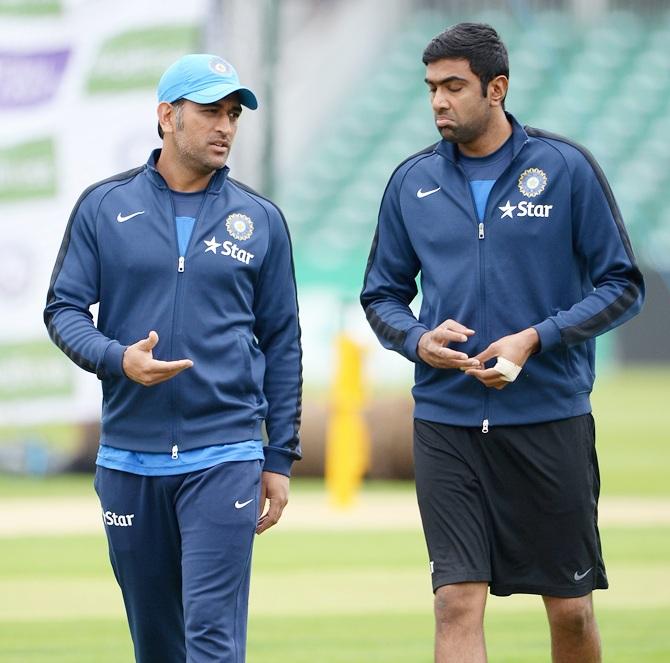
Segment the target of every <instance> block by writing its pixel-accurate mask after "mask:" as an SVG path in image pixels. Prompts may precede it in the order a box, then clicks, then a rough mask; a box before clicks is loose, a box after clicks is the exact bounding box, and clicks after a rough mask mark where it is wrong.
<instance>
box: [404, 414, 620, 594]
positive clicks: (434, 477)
mask: <svg viewBox="0 0 670 663" xmlns="http://www.w3.org/2000/svg"><path fill="white" fill-rule="evenodd" d="M414 463H415V468H416V491H417V497H418V501H419V510H420V512H421V520H422V522H423V530H424V534H425V537H426V543H427V545H428V554H429V558H430V568H431V574H432V582H433V591H435V590H436V589H437V588H438V587H441V586H442V585H449V584H453V583H458V582H488V583H489V584H490V591H491V593H492V594H497V595H500V596H506V595H508V594H542V595H544V596H558V597H576V596H584V595H585V594H588V593H589V592H591V591H592V590H593V589H607V576H606V574H605V566H604V564H603V559H602V552H601V549H600V535H599V534H598V524H597V519H598V494H599V492H600V476H599V473H598V459H597V457H596V449H595V429H594V423H593V417H592V416H591V415H590V414H586V415H582V416H579V417H573V418H571V419H562V420H560V421H550V422H545V423H541V424H530V425H525V426H498V427H496V426H493V427H491V428H490V430H489V432H488V433H482V432H481V430H480V429H476V428H463V427H459V426H448V425H446V424H439V423H434V422H430V421H423V420H421V419H415V421H414Z"/></svg>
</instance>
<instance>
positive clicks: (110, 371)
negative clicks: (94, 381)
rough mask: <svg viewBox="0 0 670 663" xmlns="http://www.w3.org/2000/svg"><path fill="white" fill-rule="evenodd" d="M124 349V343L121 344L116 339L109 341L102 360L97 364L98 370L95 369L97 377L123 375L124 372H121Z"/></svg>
mask: <svg viewBox="0 0 670 663" xmlns="http://www.w3.org/2000/svg"><path fill="white" fill-rule="evenodd" d="M125 351H126V346H125V345H121V344H120V343H119V342H118V341H111V343H110V344H109V345H108V346H107V348H106V349H105V354H104V355H103V356H102V361H101V362H100V364H99V365H98V370H97V371H96V374H97V376H98V378H100V379H102V378H103V377H107V376H108V375H113V376H115V377H125V375H126V374H125V373H124V372H123V353H124V352H125Z"/></svg>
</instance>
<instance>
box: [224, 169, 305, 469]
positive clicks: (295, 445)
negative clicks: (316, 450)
mask: <svg viewBox="0 0 670 663" xmlns="http://www.w3.org/2000/svg"><path fill="white" fill-rule="evenodd" d="M227 179H228V181H229V182H231V183H232V184H234V185H235V186H237V187H239V188H240V189H242V190H243V191H245V192H246V193H248V194H250V195H251V196H256V197H258V198H260V199H261V200H264V201H266V202H267V203H269V204H270V205H272V207H274V208H275V209H276V210H277V212H278V213H279V217H280V218H281V220H282V223H283V224H284V230H285V231H286V236H287V237H288V246H289V255H290V257H291V273H292V274H293V293H294V297H295V309H296V315H297V323H298V339H301V338H302V329H301V328H300V306H299V303H298V286H297V284H296V280H295V264H294V261H293V244H292V242H291V233H290V232H289V228H288V223H287V222H286V217H285V216H284V213H283V212H282V211H281V209H280V208H279V207H278V206H277V205H276V204H275V203H274V202H272V201H271V200H270V199H269V198H266V197H265V196H263V195H261V194H260V193H258V191H254V189H252V188H251V187H250V186H247V185H246V184H244V183H243V182H240V181H239V180H236V179H233V178H232V177H228V178H227ZM298 350H299V352H300V355H299V362H300V363H299V378H298V398H297V401H296V404H295V419H294V424H293V441H292V442H291V443H290V446H289V447H287V448H288V450H289V451H290V452H291V457H292V458H293V459H294V460H300V459H301V458H302V453H301V452H300V450H299V444H300V442H299V440H300V421H301V419H302V342H301V341H300V340H298ZM278 450H279V451H281V448H279V449H278Z"/></svg>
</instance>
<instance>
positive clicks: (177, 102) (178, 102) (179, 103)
mask: <svg viewBox="0 0 670 663" xmlns="http://www.w3.org/2000/svg"><path fill="white" fill-rule="evenodd" d="M184 101H186V100H185V99H184V97H181V99H177V100H175V101H173V102H171V105H172V107H173V108H178V107H180V106H183V105H184ZM158 135H159V137H160V139H161V140H163V136H164V134H163V128H162V127H161V123H160V122H159V123H158Z"/></svg>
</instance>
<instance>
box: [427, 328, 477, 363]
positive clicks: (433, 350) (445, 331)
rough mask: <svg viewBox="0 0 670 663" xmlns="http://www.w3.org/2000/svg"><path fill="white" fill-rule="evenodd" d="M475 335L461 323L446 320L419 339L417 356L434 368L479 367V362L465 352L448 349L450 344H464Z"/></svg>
mask: <svg viewBox="0 0 670 663" xmlns="http://www.w3.org/2000/svg"><path fill="white" fill-rule="evenodd" d="M474 333H475V332H474V330H472V329H468V328H467V327H464V326H463V325H462V324H460V322H456V321H455V320H445V321H444V322H443V323H442V324H441V325H439V326H438V327H435V329H433V330H432V331H429V332H426V333H425V334H424V335H423V336H422V337H421V338H420V339H419V345H418V347H417V354H418V355H419V357H420V358H421V359H422V360H423V361H425V362H426V363H427V364H430V365H431V366H433V367H434V368H463V369H465V368H472V367H478V366H479V361H477V360H476V359H470V358H469V357H468V355H466V354H465V352H458V351H457V350H452V349H451V348H448V347H447V346H448V345H449V344H450V343H464V342H465V341H467V340H468V337H470V336H472V335H473V334H474Z"/></svg>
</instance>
